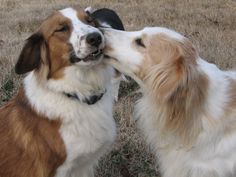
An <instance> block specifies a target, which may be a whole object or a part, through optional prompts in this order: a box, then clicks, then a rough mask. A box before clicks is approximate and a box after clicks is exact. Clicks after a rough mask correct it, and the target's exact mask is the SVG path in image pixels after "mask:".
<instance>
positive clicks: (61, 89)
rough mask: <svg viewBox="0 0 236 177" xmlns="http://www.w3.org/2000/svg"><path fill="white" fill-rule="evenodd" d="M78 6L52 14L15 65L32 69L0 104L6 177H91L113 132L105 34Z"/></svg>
mask: <svg viewBox="0 0 236 177" xmlns="http://www.w3.org/2000/svg"><path fill="white" fill-rule="evenodd" d="M95 27H96V21H94V20H93V19H91V17H90V16H88V14H87V13H86V12H85V11H84V10H83V9H81V8H79V7H78V8H66V9H63V10H60V11H57V12H55V13H54V14H53V15H51V16H50V17H48V18H47V19H46V20H45V21H43V23H42V24H41V26H40V28H39V30H38V31H37V32H36V33H34V34H33V35H32V36H31V37H30V38H29V39H28V40H27V42H26V44H25V46H24V48H23V50H22V52H21V54H20V57H19V59H18V62H17V64H16V67H15V70H16V73H18V74H24V73H27V72H29V73H28V74H27V76H26V77H25V79H24V82H23V86H22V87H21V89H20V91H19V93H18V94H17V96H16V97H15V98H13V99H12V100H11V101H10V102H8V103H7V104H6V105H5V106H3V107H1V108H0V141H1V146H0V151H1V154H0V176H1V177H92V176H94V175H93V166H94V165H95V164H96V163H97V161H98V159H99V157H101V156H102V155H103V154H104V153H105V152H107V151H108V149H109V148H110V147H111V144H112V143H113V141H114V139H115V135H116V127H115V122H114V120H113V117H112V107H113V101H114V97H113V95H112V83H111V80H112V78H113V76H114V69H113V68H112V67H111V66H108V65H106V64H104V63H103V54H102V52H101V51H102V49H103V47H104V37H103V35H102V33H101V32H100V31H99V30H98V29H97V28H95Z"/></svg>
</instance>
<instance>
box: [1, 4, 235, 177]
mask: <svg viewBox="0 0 236 177" xmlns="http://www.w3.org/2000/svg"><path fill="white" fill-rule="evenodd" d="M78 2H79V4H80V5H81V6H82V7H86V6H92V7H95V8H100V7H109V8H112V9H115V10H116V11H117V12H118V13H119V14H120V16H121V18H122V19H123V21H124V24H125V27H126V29H127V30H134V29H141V28H143V27H144V26H166V27H169V28H173V29H175V30H177V31H179V32H181V33H182V34H184V35H186V36H187V37H189V38H191V40H192V41H193V42H194V43H195V45H196V46H197V47H198V48H199V50H200V55H201V56H202V57H203V58H206V59H207V60H208V61H210V62H214V63H216V64H217V65H219V66H220V67H221V68H222V69H231V68H233V67H236V58H235V54H236V47H235V46H236V20H235V19H236V13H235V12H236V1H235V0H197V1H196V0H182V1H180V0H179V1H177V0H145V1H143V0H132V1H131V0H130V1H127V0H97V1H92V0H80V1H78V0H67V1H65V0H0V30H1V32H0V73H1V76H0V83H1V87H0V105H1V104H3V103H4V102H5V101H7V100H9V99H10V98H11V96H12V95H13V94H14V92H15V90H16V89H17V87H18V85H19V83H20V80H21V78H19V77H17V76H16V75H15V74H14V72H13V70H12V68H13V66H14V63H15V62H16V59H17V56H18V55H19V52H20V49H21V47H22V45H23V41H24V40H25V39H26V38H27V37H28V36H29V35H30V34H31V33H32V32H33V31H35V30H36V29H37V27H38V26H39V24H40V21H41V20H42V19H44V18H45V17H46V16H47V15H49V14H50V13H51V12H52V11H53V10H54V9H60V8H62V7H67V6H70V5H74V4H78ZM135 88H136V86H135V85H134V84H133V85H131V86H127V84H124V85H123V87H122V89H121V98H120V100H119V102H118V103H117V105H116V107H115V118H116V121H117V126H118V131H119V135H118V139H117V142H116V144H115V145H114V149H113V150H112V152H111V153H110V154H108V155H107V156H106V157H105V158H104V159H103V160H102V161H101V162H100V165H99V168H98V171H97V172H98V174H97V176H98V177H100V176H103V177H131V176H135V177H136V176H138V177H157V176H158V173H157V169H156V168H155V166H154V157H153V155H152V154H151V153H150V150H149V149H148V148H147V146H145V143H144V141H143V140H142V136H141V135H140V134H139V131H138V130H137V129H136V126H135V122H134V121H133V119H132V113H131V112H132V105H133V103H134V101H135V100H136V98H137V95H136V94H133V90H135Z"/></svg>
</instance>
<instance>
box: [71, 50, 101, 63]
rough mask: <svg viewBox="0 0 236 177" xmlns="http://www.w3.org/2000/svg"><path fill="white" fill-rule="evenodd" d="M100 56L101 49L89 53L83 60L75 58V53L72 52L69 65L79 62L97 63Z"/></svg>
mask: <svg viewBox="0 0 236 177" xmlns="http://www.w3.org/2000/svg"><path fill="white" fill-rule="evenodd" d="M102 55H103V50H102V49H97V50H96V51H94V52H92V53H90V54H89V55H87V56H86V57H84V58H79V57H77V56H76V54H75V52H73V53H71V55H70V61H71V63H77V62H80V61H83V62H89V61H97V60H98V59H100V57H101V56H102Z"/></svg>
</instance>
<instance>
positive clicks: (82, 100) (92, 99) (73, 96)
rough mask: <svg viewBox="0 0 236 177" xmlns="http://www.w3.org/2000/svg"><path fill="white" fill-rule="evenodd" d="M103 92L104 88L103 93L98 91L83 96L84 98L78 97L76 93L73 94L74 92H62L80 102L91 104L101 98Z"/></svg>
mask: <svg viewBox="0 0 236 177" xmlns="http://www.w3.org/2000/svg"><path fill="white" fill-rule="evenodd" d="M105 93H106V90H105V91H104V92H103V93H99V94H96V95H91V96H89V97H88V98H85V99H80V98H79V97H78V95H77V94H75V93H72V94H71V93H64V94H65V96H67V97H68V98H71V99H75V100H78V101H81V102H83V103H86V104H88V105H92V104H95V103H97V102H98V101H99V100H101V99H102V97H103V95H104V94H105Z"/></svg>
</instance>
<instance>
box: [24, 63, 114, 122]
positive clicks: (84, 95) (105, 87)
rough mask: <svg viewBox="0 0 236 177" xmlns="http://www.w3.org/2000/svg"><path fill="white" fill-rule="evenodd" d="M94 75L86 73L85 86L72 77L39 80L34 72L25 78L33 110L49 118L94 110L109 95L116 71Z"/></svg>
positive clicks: (26, 92)
mask: <svg viewBox="0 0 236 177" xmlns="http://www.w3.org/2000/svg"><path fill="white" fill-rule="evenodd" d="M103 70H104V71H103ZM94 72H95V73H94V74H91V73H90V74H91V75H90V74H87V77H86V79H87V82H86V83H83V81H81V80H80V79H79V78H76V77H75V76H73V77H72V76H70V75H69V74H67V76H65V77H64V78H63V79H62V80H61V81H60V80H59V81H58V80H52V81H49V80H47V81H39V79H38V78H37V73H35V72H31V73H29V74H28V76H26V78H25V79H24V91H25V94H26V97H27V99H28V100H29V103H30V105H31V107H32V108H33V109H34V110H36V112H37V113H39V114H42V115H44V116H47V117H48V118H49V119H58V118H62V117H65V115H66V114H68V115H69V113H70V112H73V111H75V110H78V109H80V108H81V109H83V107H88V106H90V107H93V106H94V105H97V104H99V103H100V102H102V99H105V98H104V97H106V95H107V94H110V93H109V92H110V90H111V89H110V83H111V77H112V76H113V74H112V72H113V70H110V69H107V68H103V69H101V71H97V72H96V71H94ZM99 72H100V73H99ZM105 73H106V75H107V76H106V77H105V76H104V74H105ZM80 74H81V73H80ZM74 75H76V74H74ZM83 77H84V76H83ZM94 77H95V78H94ZM96 77H97V78H96ZM104 77H105V79H104Z"/></svg>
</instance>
